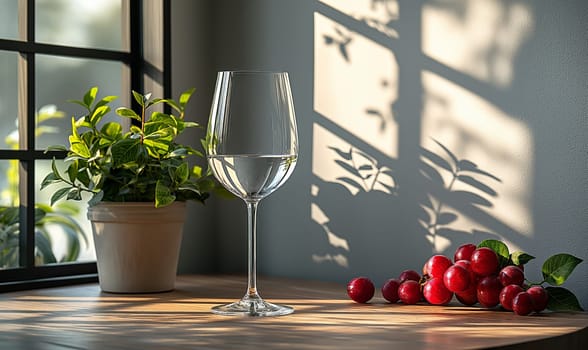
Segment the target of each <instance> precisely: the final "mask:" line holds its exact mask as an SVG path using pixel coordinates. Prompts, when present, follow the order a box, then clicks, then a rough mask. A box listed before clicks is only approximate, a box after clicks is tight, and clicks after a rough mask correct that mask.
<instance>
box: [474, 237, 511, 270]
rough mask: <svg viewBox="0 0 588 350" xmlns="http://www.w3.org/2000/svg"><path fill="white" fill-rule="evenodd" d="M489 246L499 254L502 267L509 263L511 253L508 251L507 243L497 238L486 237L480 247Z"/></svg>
mask: <svg viewBox="0 0 588 350" xmlns="http://www.w3.org/2000/svg"><path fill="white" fill-rule="evenodd" d="M482 247H488V248H490V249H492V250H493V251H494V252H495V253H496V255H498V262H499V263H500V268H503V267H504V266H506V265H508V260H509V259H510V254H509V253H508V247H507V246H506V244H504V243H502V242H501V241H498V240H496V239H486V240H483V241H482V242H480V244H478V248H482Z"/></svg>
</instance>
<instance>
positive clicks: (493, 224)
mask: <svg viewBox="0 0 588 350" xmlns="http://www.w3.org/2000/svg"><path fill="white" fill-rule="evenodd" d="M480 3H482V2H474V1H460V2H457V1H397V0H371V1H355V2H350V1H349V2H341V1H330V0H323V1H317V2H316V9H315V12H314V111H315V118H314V123H313V136H312V141H313V145H312V148H313V150H312V156H313V157H312V173H313V176H314V177H313V179H314V180H313V181H314V182H313V183H312V185H311V196H312V203H311V208H310V210H311V219H312V221H313V222H314V224H316V225H318V227H320V229H318V230H317V231H316V232H314V233H313V234H314V236H313V237H312V238H311V242H309V243H310V244H308V247H309V249H310V250H311V252H309V254H308V255H307V256H310V257H311V259H312V261H313V262H314V263H315V264H318V265H321V266H323V267H324V268H325V269H328V270H329V271H331V272H332V273H333V274H334V275H335V276H351V275H356V274H365V273H372V272H373V271H379V272H380V273H379V274H378V273H377V272H376V273H374V276H373V277H376V278H380V280H382V279H383V278H387V277H391V276H394V274H395V273H398V272H399V271H400V270H403V269H407V268H412V269H415V270H420V267H421V266H413V265H410V266H407V264H406V263H403V262H406V261H410V262H414V261H415V260H416V261H422V262H424V261H425V259H426V257H428V256H430V255H431V254H432V253H444V254H447V255H449V256H452V255H453V251H454V249H455V248H456V247H457V246H459V245H460V244H462V243H465V242H474V243H477V242H479V241H481V240H483V239H487V238H494V239H505V240H507V241H508V242H511V243H512V244H514V245H516V246H521V247H524V246H525V242H527V240H529V239H530V237H531V235H532V233H531V232H532V218H531V212H530V209H529V206H530V205H529V202H528V201H529V197H530V193H529V192H530V188H529V184H528V182H526V180H524V179H522V178H523V177H524V175H525V174H528V173H530V172H531V171H532V170H531V168H532V161H533V159H532V158H531V157H532V156H531V155H532V152H533V141H532V138H531V134H530V131H529V130H528V128H527V127H526V126H525V125H524V124H522V123H521V122H519V121H518V120H516V119H515V118H512V117H511V116H510V115H509V113H508V112H506V111H505V110H507V108H505V107H504V106H501V102H502V101H503V98H504V96H505V94H506V93H505V89H506V87H507V86H508V85H509V84H510V83H511V82H512V76H513V69H514V58H515V56H516V54H517V52H518V50H519V47H520V46H521V45H522V43H523V42H524V40H525V38H526V35H527V34H526V32H525V31H526V30H527V29H528V28H527V27H524V26H523V27H522V28H518V27H517V26H516V24H517V23H519V24H520V23H521V21H522V20H521V19H520V18H518V17H517V16H523V17H524V18H527V17H529V16H530V12H529V11H528V9H527V8H526V7H524V6H522V4H521V3H505V2H494V5H489V4H487V3H488V2H484V5H480ZM472 21H477V23H473V22H472ZM480 21H481V22H480ZM472 28H477V29H478V32H474V34H472ZM440 32H441V34H440ZM521 154H522V155H524V156H522V157H521V156H520V155H521ZM525 157H527V158H525ZM382 266H389V268H382ZM384 271H388V272H384Z"/></svg>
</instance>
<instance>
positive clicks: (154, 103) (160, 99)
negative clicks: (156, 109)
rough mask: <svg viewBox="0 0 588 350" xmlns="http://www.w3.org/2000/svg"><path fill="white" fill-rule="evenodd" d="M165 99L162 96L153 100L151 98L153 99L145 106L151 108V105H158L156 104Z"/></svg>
mask: <svg viewBox="0 0 588 350" xmlns="http://www.w3.org/2000/svg"><path fill="white" fill-rule="evenodd" d="M164 101H165V100H164V99H162V98H154V99H153V100H151V101H149V102H148V103H147V105H146V106H145V108H149V107H151V106H153V105H156V104H158V103H161V102H164Z"/></svg>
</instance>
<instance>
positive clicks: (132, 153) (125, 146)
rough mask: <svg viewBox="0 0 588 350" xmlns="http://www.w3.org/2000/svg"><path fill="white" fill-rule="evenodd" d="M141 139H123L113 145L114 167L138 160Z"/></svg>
mask: <svg viewBox="0 0 588 350" xmlns="http://www.w3.org/2000/svg"><path fill="white" fill-rule="evenodd" d="M139 142H140V140H139V139H122V140H120V141H117V142H115V143H114V144H113V145H112V149H111V151H112V162H113V163H114V166H115V167H117V166H120V165H121V164H125V163H130V162H133V161H136V160H137V155H138V150H139Z"/></svg>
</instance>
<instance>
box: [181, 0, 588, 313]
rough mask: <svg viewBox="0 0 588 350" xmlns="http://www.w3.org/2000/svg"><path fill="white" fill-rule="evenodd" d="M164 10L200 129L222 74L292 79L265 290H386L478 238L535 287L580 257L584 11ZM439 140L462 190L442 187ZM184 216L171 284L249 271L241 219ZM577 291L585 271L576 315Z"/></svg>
mask: <svg viewBox="0 0 588 350" xmlns="http://www.w3.org/2000/svg"><path fill="white" fill-rule="evenodd" d="M172 4H173V17H174V18H173V21H174V27H173V33H172V34H173V42H172V46H173V55H174V61H173V79H174V91H175V92H174V93H175V94H177V93H179V92H180V90H182V89H185V88H186V87H190V86H195V87H196V88H197V96H196V98H195V103H193V105H196V106H194V107H193V108H194V115H195V117H196V119H197V120H199V121H201V122H203V123H206V119H207V114H208V108H209V106H210V100H211V96H212V87H213V85H214V79H215V73H214V72H215V71H218V70H225V69H227V70H228V69H266V70H286V71H288V72H289V73H290V76H291V82H292V88H293V95H294V98H295V107H296V112H297V117H298V122H299V135H300V157H299V161H298V165H297V168H296V170H295V172H294V174H293V175H292V177H291V178H290V180H289V181H288V182H287V183H286V184H285V185H284V186H283V187H282V188H281V189H279V190H278V191H277V192H276V193H274V194H273V195H271V196H270V197H268V198H267V199H266V200H264V201H263V202H262V203H261V205H260V208H259V221H260V222H259V257H258V264H259V272H260V273H261V274H267V275H279V276H291V277H301V278H309V279H322V280H333V281H339V282H344V281H347V280H349V279H350V278H352V277H354V276H357V275H367V276H369V277H371V278H373V280H374V281H375V282H376V283H377V284H381V283H383V282H384V281H385V279H387V278H390V277H396V276H397V275H398V273H399V272H401V271H402V270H404V269H408V268H411V269H416V270H420V268H421V267H422V265H423V263H424V261H425V260H426V259H427V258H428V257H429V256H430V255H432V254H434V253H442V254H447V255H450V256H451V255H453V251H454V250H455V248H456V247H457V246H458V245H459V244H461V243H464V242H474V243H477V242H479V241H481V240H482V239H486V238H495V239H502V240H504V241H506V242H507V244H508V245H509V247H510V248H511V250H524V251H526V252H528V253H530V254H532V255H534V256H536V257H537V259H536V260H535V261H533V262H531V263H529V265H528V266H527V270H526V271H527V274H528V277H529V278H530V279H533V280H538V279H540V269H541V263H542V262H543V261H544V260H545V259H546V258H547V257H549V256H550V255H552V254H555V253H560V252H567V253H571V254H573V255H575V256H578V257H580V258H582V259H586V258H588V235H587V233H588V210H587V208H588V196H587V195H586V188H587V185H588V172H587V170H588V162H587V161H588V146H587V145H588V143H587V142H586V140H587V136H588V120H587V111H588V109H587V107H588V98H587V91H588V86H587V83H586V82H587V81H588V68H587V65H586V64H585V63H586V62H587V58H588V47H587V46H586V33H587V29H588V28H587V26H588V24H587V22H586V21H585V18H586V16H587V15H588V3H587V2H585V1H582V0H576V1H565V2H553V1H548V0H544V1H530V0H528V1H488V2H487V1H479V0H478V1H473V0H469V1H398V2H395V1H389V2H387V3H386V2H378V1H364V2H362V1H333V0H331V1H322V2H321V1H310V0H306V1H279V0H271V1H270V0H250V1H237V0H220V1H188V0H182V1H174V2H173V3H172ZM358 4H359V5H361V6H359V5H358ZM362 4H363V5H362ZM385 4H387V5H386V6H387V7H386V6H385ZM352 7H353V8H352ZM197 137H199V136H198V135H195V136H194V138H195V139H196V138H197ZM433 139H434V140H436V141H438V142H439V143H440V144H441V145H443V146H444V147H446V148H447V149H448V150H450V151H451V152H452V154H453V155H455V157H456V158H459V159H460V160H462V162H461V163H460V165H461V167H460V169H461V172H460V175H468V177H462V178H461V181H457V182H455V183H453V184H451V174H450V173H449V172H448V171H446V170H445V169H444V167H446V166H447V164H448V162H449V163H451V162H452V160H451V156H450V155H448V153H447V152H446V151H445V150H444V149H443V148H442V146H440V145H439V144H438V143H436V142H435V141H433ZM350 150H352V153H351V157H349V155H348V153H347V152H348V151H350ZM442 159H444V160H442ZM463 160H465V161H463ZM362 165H363V167H362ZM376 169H380V170H384V169H389V170H390V172H389V174H385V173H381V174H379V175H378V176H379V177H378V178H377V179H378V180H380V181H381V182H383V183H384V184H385V185H387V187H386V186H384V185H378V186H372V183H371V182H370V181H372V180H373V179H374V178H376V172H374V170H376ZM468 170H469V171H468ZM370 172H371V173H370ZM370 174H371V176H370ZM362 177H363V178H364V179H362ZM192 213H193V216H191V219H190V222H189V223H188V225H187V229H186V237H185V239H184V245H183V250H182V263H181V272H243V271H245V270H246V260H245V259H246V233H245V224H246V217H245V214H246V212H245V206H244V204H243V203H242V202H240V201H239V200H234V201H225V200H220V199H216V198H215V199H213V200H211V201H209V203H208V204H207V205H206V206H205V207H200V206H194V207H193V210H192ZM432 223H436V224H437V225H436V226H432V225H431V224H432ZM586 280H588V264H587V263H586V262H584V263H582V264H580V265H579V266H578V267H577V269H576V270H575V271H574V273H573V274H572V276H571V278H570V279H569V280H568V281H567V282H566V284H565V285H564V286H565V287H567V288H569V289H571V290H572V291H573V292H574V293H575V294H576V295H577V296H578V297H579V299H580V301H581V304H582V305H583V307H584V308H586V307H588V286H587V284H586ZM262 288H263V287H262Z"/></svg>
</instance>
